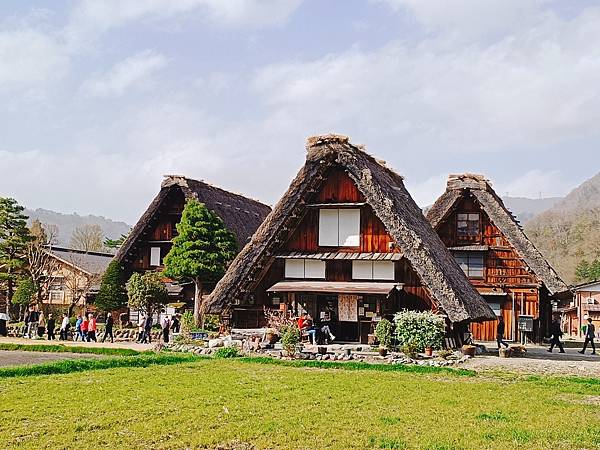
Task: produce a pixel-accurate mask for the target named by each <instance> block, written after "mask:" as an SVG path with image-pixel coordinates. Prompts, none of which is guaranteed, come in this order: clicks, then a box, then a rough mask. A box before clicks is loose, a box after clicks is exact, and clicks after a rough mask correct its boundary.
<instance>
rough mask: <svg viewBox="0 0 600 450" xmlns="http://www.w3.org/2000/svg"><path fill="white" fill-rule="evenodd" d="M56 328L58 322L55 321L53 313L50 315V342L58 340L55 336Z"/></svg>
mask: <svg viewBox="0 0 600 450" xmlns="http://www.w3.org/2000/svg"><path fill="white" fill-rule="evenodd" d="M55 327H56V321H55V320H54V316H53V315H52V313H50V314H48V326H47V328H48V340H49V341H53V340H55V339H56V337H55V336H54V328H55Z"/></svg>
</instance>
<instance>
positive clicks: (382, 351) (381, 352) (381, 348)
mask: <svg viewBox="0 0 600 450" xmlns="http://www.w3.org/2000/svg"><path fill="white" fill-rule="evenodd" d="M387 352H388V350H387V348H383V347H380V348H379V356H386V355H387Z"/></svg>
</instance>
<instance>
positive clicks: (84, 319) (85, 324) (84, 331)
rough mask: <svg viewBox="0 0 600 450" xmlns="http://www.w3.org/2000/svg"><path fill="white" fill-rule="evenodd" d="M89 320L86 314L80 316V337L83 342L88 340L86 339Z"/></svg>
mask: <svg viewBox="0 0 600 450" xmlns="http://www.w3.org/2000/svg"><path fill="white" fill-rule="evenodd" d="M89 323H90V322H89V320H88V317H87V314H85V313H83V314H82V316H81V336H82V339H81V340H82V341H83V342H89V341H90V340H89V339H88V326H89Z"/></svg>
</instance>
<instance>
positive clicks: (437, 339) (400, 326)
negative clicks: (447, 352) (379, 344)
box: [394, 310, 446, 351]
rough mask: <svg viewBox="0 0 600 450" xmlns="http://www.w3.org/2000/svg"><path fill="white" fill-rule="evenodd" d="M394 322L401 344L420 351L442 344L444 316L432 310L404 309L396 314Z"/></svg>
mask: <svg viewBox="0 0 600 450" xmlns="http://www.w3.org/2000/svg"><path fill="white" fill-rule="evenodd" d="M394 322H395V323H396V338H397V339H398V343H399V344H400V345H401V346H404V345H411V346H414V347H415V348H416V349H417V350H418V351H423V350H424V349H425V348H426V347H432V348H440V347H441V346H442V342H443V340H444V333H445V330H446V324H445V322H444V319H443V318H442V317H439V316H436V315H435V314H433V313H432V312H431V311H422V312H420V311H409V310H403V311H400V312H399V313H397V314H396V315H395V316H394Z"/></svg>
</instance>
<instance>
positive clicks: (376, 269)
mask: <svg viewBox="0 0 600 450" xmlns="http://www.w3.org/2000/svg"><path fill="white" fill-rule="evenodd" d="M394 275H395V274H394V263H393V262H391V261H373V279H374V280H393V279H394Z"/></svg>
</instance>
